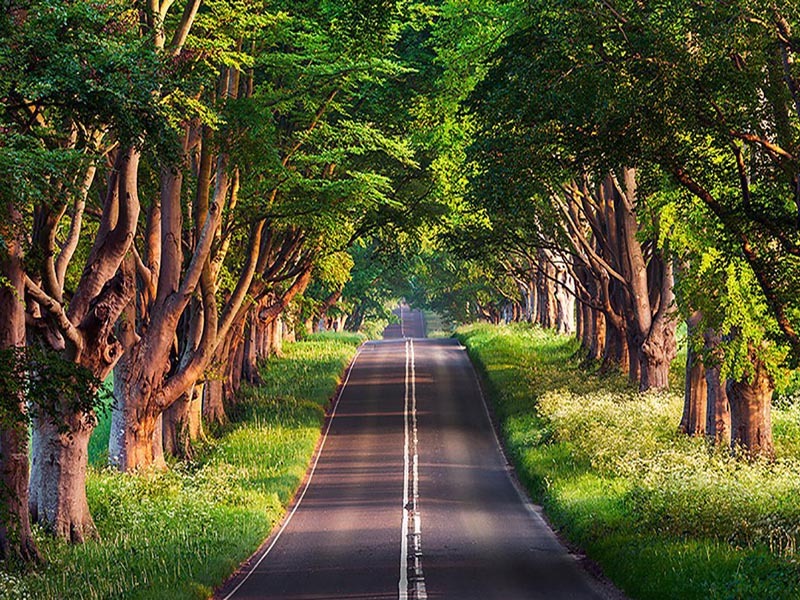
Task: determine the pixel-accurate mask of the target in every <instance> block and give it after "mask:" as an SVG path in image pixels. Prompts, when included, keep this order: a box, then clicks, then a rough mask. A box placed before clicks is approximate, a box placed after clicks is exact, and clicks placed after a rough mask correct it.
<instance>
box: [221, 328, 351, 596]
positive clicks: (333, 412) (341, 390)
mask: <svg viewBox="0 0 800 600" xmlns="http://www.w3.org/2000/svg"><path fill="white" fill-rule="evenodd" d="M364 346H366V343H364V344H361V346H359V348H358V351H357V352H356V355H355V356H354V357H353V360H352V361H351V362H350V366H349V367H348V368H347V376H346V377H345V379H344V382H343V383H342V387H340V388H339V393H338V394H337V395H336V402H335V403H334V404H333V410H331V414H330V416H329V417H328V426H327V427H326V428H325V434H324V435H323V436H322V442H321V443H320V445H319V450H318V451H317V456H316V458H314V464H313V465H312V466H311V472H309V474H308V479H306V485H305V487H304V488H303V491H302V492H301V494H300V497H299V498H298V499H297V502H296V503H295V505H294V508H292V512H290V513H289V516H287V517H286V519H285V520H284V522H283V525H281V528H280V529H279V530H278V533H276V534H275V537H274V538H273V539H272V542H271V543H270V545H269V546H268V547H267V549H266V550H265V551H264V554H262V555H261V557H260V558H259V559H258V560H257V561H256V563H255V564H254V565H253V566H252V567H250V570H249V571H248V572H247V575H245V576H244V577H243V578H242V580H241V581H240V582H239V583H238V584H237V585H236V587H235V588H233V589H232V590H231V591H230V592H228V595H227V596H225V597H224V598H222V600H229V599H230V598H232V597H233V595H234V594H235V593H236V592H238V591H239V588H240V587H242V586H243V585H244V582H245V581H247V580H248V579H249V578H250V575H252V574H253V572H254V571H255V570H256V569H257V568H258V566H259V565H260V564H261V562H262V561H263V560H264V559H265V558H266V557H267V555H268V554H269V553H270V552H271V551H272V548H274V547H275V544H277V543H278V540H279V539H280V537H281V534H282V533H283V530H284V529H286V527H287V526H288V525H289V522H290V521H291V520H292V517H293V516H294V513H296V512H297V509H298V508H300V503H301V502H302V501H303V498H305V496H306V492H307V491H308V487H309V486H310V485H311V480H312V479H313V478H314V472H315V471H316V470H317V463H319V457H320V456H322V450H323V448H325V442H326V441H327V440H328V432H330V430H331V425H333V418H334V417H335V416H336V409H337V408H339V401H340V400H341V399H342V395H343V394H344V389H345V388H346V387H347V384H348V382H349V381H350V375H351V374H352V373H353V367H354V366H355V364H356V361H357V360H358V357H359V356H361V351H362V350H363V348H364Z"/></svg>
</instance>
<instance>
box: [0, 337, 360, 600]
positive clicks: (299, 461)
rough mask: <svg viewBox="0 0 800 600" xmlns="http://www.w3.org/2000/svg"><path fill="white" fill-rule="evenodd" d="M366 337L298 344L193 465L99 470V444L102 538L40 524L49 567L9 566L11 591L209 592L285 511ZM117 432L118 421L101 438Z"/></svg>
mask: <svg viewBox="0 0 800 600" xmlns="http://www.w3.org/2000/svg"><path fill="white" fill-rule="evenodd" d="M361 341H362V338H361V337H360V336H358V335H351V334H330V333H328V334H319V335H314V336H311V337H309V338H308V339H307V340H304V341H302V342H298V343H295V344H288V345H286V346H285V348H284V356H283V357H282V358H274V359H270V360H269V361H268V362H267V363H266V364H265V365H264V366H263V370H262V376H263V379H264V381H265V383H264V385H262V386H259V387H257V388H249V389H247V390H245V391H244V392H243V394H242V398H241V401H240V404H239V405H238V409H237V410H236V411H235V413H234V414H233V415H232V416H233V417H234V422H233V423H232V424H231V425H230V426H229V427H228V428H227V430H226V431H225V432H224V434H223V435H222V437H221V438H219V439H216V440H213V441H210V442H209V443H207V444H206V445H205V446H204V448H203V450H202V452H201V454H200V456H199V457H197V458H196V460H195V461H194V462H192V463H191V464H184V463H178V464H175V465H173V466H172V467H171V468H170V469H169V470H168V471H165V472H160V471H150V472H145V473H139V474H135V475H126V474H122V473H118V472H116V471H113V470H111V469H108V468H102V467H100V466H98V464H102V462H101V461H103V460H104V449H103V448H104V441H103V440H102V439H100V440H93V443H92V457H91V458H92V462H93V463H94V466H92V467H91V468H90V472H89V476H88V483H87V491H88V498H89V505H90V508H91V511H92V514H93V516H94V519H95V523H96V525H97V528H98V531H99V533H100V537H101V540H100V541H98V542H87V543H85V544H83V545H81V546H76V547H71V546H68V545H66V544H64V543H60V542H57V541H55V540H52V539H51V538H49V537H47V536H45V535H43V534H42V532H40V531H37V538H38V543H39V545H40V548H41V549H42V550H43V553H44V555H45V557H46V559H47V561H48V564H47V566H46V567H45V568H43V569H40V570H38V571H35V572H30V573H28V574H13V575H10V574H4V573H2V572H0V597H2V598H37V599H39V598H41V599H48V600H49V599H54V600H55V599H59V600H60V599H64V600H66V599H70V598H76V599H77V598H80V599H86V600H92V599H101V598H103V599H106V598H120V597H125V598H132V599H133V598H135V599H162V598H169V599H190V598H208V597H209V596H210V595H211V594H212V593H213V590H214V588H215V587H217V586H218V585H219V584H221V583H222V582H223V581H224V580H225V579H226V578H227V577H228V576H229V575H230V574H231V573H232V572H233V571H234V570H235V569H236V568H237V566H238V565H239V564H240V563H241V562H242V561H243V560H244V559H246V558H247V557H248V556H249V555H250V554H251V553H252V552H253V551H255V550H256V548H257V547H258V546H259V544H260V543H261V541H262V540H263V539H264V538H265V537H266V536H267V535H269V533H270V530H271V529H272V527H273V526H274V525H275V523H277V522H278V521H279V520H280V518H281V517H282V515H283V513H284V510H285V507H286V505H287V504H288V503H289V502H290V501H291V499H292V497H293V495H294V493H295V490H296V489H297V487H298V486H299V485H300V482H301V481H302V478H303V476H304V474H305V471H306V469H307V467H308V464H309V462H310V460H311V456H312V453H313V451H314V448H315V445H316V443H317V440H318V437H319V435H320V429H321V426H322V423H323V420H324V411H325V408H326V406H327V405H328V402H329V400H330V398H331V397H332V395H333V394H334V391H335V390H336V387H337V384H338V382H339V377H340V375H341V374H342V372H343V370H344V368H345V366H346V365H347V363H348V362H349V361H350V359H351V358H352V356H353V355H354V354H355V351H356V347H357V346H358V344H359V343H360V342H361ZM107 419H108V417H107V416H106V417H105V420H106V421H107ZM107 432H108V425H107V422H106V423H101V426H100V427H98V430H97V432H96V434H97V435H98V436H101V435H107Z"/></svg>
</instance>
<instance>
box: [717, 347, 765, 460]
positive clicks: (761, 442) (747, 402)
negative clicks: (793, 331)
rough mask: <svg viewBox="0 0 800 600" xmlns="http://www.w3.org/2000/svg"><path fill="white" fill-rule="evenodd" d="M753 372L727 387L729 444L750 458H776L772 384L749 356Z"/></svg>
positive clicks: (753, 355) (759, 366) (753, 357)
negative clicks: (729, 415)
mask: <svg viewBox="0 0 800 600" xmlns="http://www.w3.org/2000/svg"><path fill="white" fill-rule="evenodd" d="M750 361H751V364H752V369H751V371H750V372H749V373H747V374H746V376H745V377H744V378H743V379H742V380H740V381H731V382H730V383H729V385H728V399H729V401H730V404H731V444H732V445H733V446H734V447H741V448H742V449H743V450H744V451H745V452H746V453H747V455H748V456H750V457H763V458H767V459H772V458H774V457H775V447H774V445H773V442H772V414H771V405H772V393H773V392H774V391H775V384H774V382H773V381H772V377H771V376H770V375H769V373H768V372H767V369H766V366H765V365H764V363H763V362H762V361H761V360H760V359H759V358H758V357H757V356H756V355H755V353H754V352H751V353H750Z"/></svg>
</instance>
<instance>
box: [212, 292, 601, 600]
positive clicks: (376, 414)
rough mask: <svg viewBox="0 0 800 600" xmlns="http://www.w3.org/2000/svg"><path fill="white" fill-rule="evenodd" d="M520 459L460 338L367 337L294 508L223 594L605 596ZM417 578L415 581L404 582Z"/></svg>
mask: <svg viewBox="0 0 800 600" xmlns="http://www.w3.org/2000/svg"><path fill="white" fill-rule="evenodd" d="M402 312H403V314H402V319H403V321H402V329H403V331H404V332H406V333H414V334H417V333H421V332H422V329H421V327H422V323H423V317H422V315H421V313H420V312H419V311H410V310H408V308H407V307H403V308H402ZM395 328H399V327H398V326H395V327H394V328H390V329H388V330H387V336H393V335H396V332H395V331H394V329H395ZM414 408H416V415H414V414H412V413H413V410H414ZM406 419H407V420H406ZM404 420H406V421H405V423H404ZM415 424H416V425H417V427H418V432H417V433H418V435H417V442H418V443H417V444H414V443H413V437H414V425H415ZM409 440H410V441H409ZM406 449H408V452H409V455H408V456H405V451H406ZM415 452H418V456H417V457H416V461H417V466H418V469H416V471H418V478H419V479H418V493H419V498H418V500H417V502H416V508H417V512H416V513H414V512H413V511H412V508H413V491H414V488H415V487H416V486H415V485H414V480H413V477H414V474H413V471H414V470H415V469H413V468H412V467H413V464H414V461H415V456H414V453H415ZM404 465H409V468H408V471H409V475H408V479H406V481H405V485H406V486H408V488H407V494H406V497H408V498H409V499H408V501H407V503H406V505H405V507H404V505H403V499H404ZM508 471H509V467H508V465H507V463H506V461H505V458H504V457H503V454H502V453H501V451H500V447H499V445H498V443H497V440H496V438H495V435H494V433H493V431H492V426H491V423H490V421H489V418H488V413H487V411H486V408H485V405H484V401H483V399H482V397H481V391H480V388H479V386H478V383H477V379H476V377H475V374H474V371H473V368H472V365H471V364H470V362H469V359H468V358H467V355H466V353H465V352H464V349H463V348H462V347H461V346H460V345H459V344H458V342H457V341H456V340H453V339H443V340H434V339H423V338H416V339H408V338H407V339H403V338H400V339H397V338H396V337H392V338H388V339H385V340H383V341H377V342H368V343H366V344H365V345H364V346H363V347H362V349H361V351H360V353H359V355H358V356H357V358H356V359H355V361H354V363H353V365H352V367H351V370H350V372H349V373H348V379H347V380H346V384H345V386H344V388H343V389H342V392H341V395H340V398H339V401H338V404H337V405H336V407H335V412H334V413H333V415H332V417H331V418H330V427H329V429H327V435H326V438H325V440H324V443H323V446H322V448H321V450H320V454H319V458H318V461H317V463H316V466H315V469H314V471H313V473H312V475H311V480H310V483H309V485H308V487H307V488H306V489H305V493H304V494H303V495H302V496H301V500H300V501H299V504H297V505H296V510H295V511H293V512H292V513H290V514H291V516H290V517H289V521H288V522H286V523H284V527H283V528H282V529H281V530H280V533H278V534H277V536H278V537H277V539H276V535H273V537H272V538H271V539H270V540H268V542H267V543H266V544H265V545H264V546H263V547H262V550H261V551H260V552H259V553H257V554H256V555H255V556H254V557H253V558H251V560H250V561H249V563H247V564H245V565H244V566H243V568H242V569H241V570H240V573H239V574H238V576H237V577H234V579H233V580H231V581H230V582H229V583H228V584H227V585H226V586H225V587H224V588H223V589H222V590H221V591H220V592H219V593H218V594H217V598H220V599H222V598H225V599H227V598H237V599H244V598H270V599H292V600H299V599H301V598H304V599H312V598H314V599H320V598H372V599H380V598H398V597H400V598H403V597H407V598H420V597H425V596H427V598H458V599H463V600H469V599H475V600H478V599H480V600H486V599H492V598H497V599H503V600H513V599H517V598H548V599H553V598H577V599H581V598H603V597H607V594H608V592H607V591H605V590H604V589H602V588H601V587H600V586H599V584H597V583H596V582H595V581H594V580H592V579H591V578H590V577H589V576H588V575H587V574H586V573H585V572H584V571H583V570H582V569H581V568H580V566H579V565H578V563H577V562H576V561H575V559H574V558H573V557H572V556H571V555H570V554H569V553H568V552H567V551H566V550H565V549H564V547H563V546H562V545H561V544H560V543H559V542H558V540H557V539H556V537H555V536H554V534H553V533H552V531H551V530H550V529H549V528H548V526H547V525H546V524H545V523H544V521H543V520H542V519H541V517H540V516H539V515H538V514H537V512H536V511H535V509H534V508H533V507H532V505H530V504H529V503H528V502H527V501H525V500H523V498H522V496H521V495H520V494H519V492H518V491H517V489H516V487H515V485H514V483H513V482H512V479H511V478H510V476H509V472H508ZM404 509H406V510H407V511H408V513H407V515H408V517H409V518H408V522H409V524H408V532H409V534H410V535H409V538H408V540H407V544H406V550H407V554H408V557H409V558H407V560H406V564H407V565H409V567H410V569H409V571H407V573H406V576H405V577H403V576H402V573H401V567H400V563H401V562H402V560H403V557H402V556H401V550H402V548H403V546H404V544H403V543H402V539H401V530H402V525H403V523H402V521H403V520H404V519H403V514H404V513H403V511H404ZM415 517H418V518H419V527H418V530H419V533H420V535H419V536H418V539H416V540H415V539H413V534H414V518H415ZM415 548H418V549H419V550H420V551H421V557H420V556H417V557H416V558H417V559H421V564H422V566H423V567H424V569H421V570H420V572H419V573H417V572H415V571H414V570H413V566H414V563H415V560H414V559H415ZM264 552H267V555H266V556H264ZM422 572H424V575H421V573H422ZM418 576H423V577H424V582H421V581H419V577H418ZM405 582H407V586H408V587H407V590H405V593H404V590H403V588H402V586H401V587H398V586H399V584H403V583H405ZM420 584H422V585H420Z"/></svg>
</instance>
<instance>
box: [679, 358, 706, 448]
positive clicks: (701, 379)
mask: <svg viewBox="0 0 800 600" xmlns="http://www.w3.org/2000/svg"><path fill="white" fill-rule="evenodd" d="M707 413H708V386H707V384H706V369H705V367H704V365H703V361H702V360H701V359H700V357H699V356H697V353H696V352H695V351H694V350H693V349H692V346H691V344H689V350H688V352H687V354H686V383H685V386H684V394H683V416H682V417H681V424H680V431H681V432H682V433H685V434H687V435H691V436H698V435H705V433H706V421H707Z"/></svg>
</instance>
